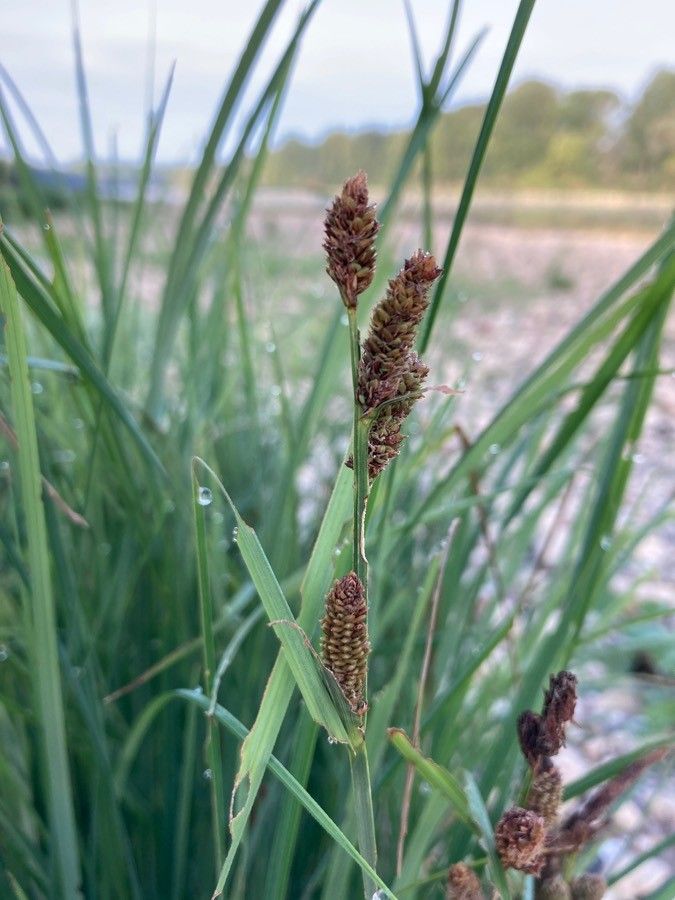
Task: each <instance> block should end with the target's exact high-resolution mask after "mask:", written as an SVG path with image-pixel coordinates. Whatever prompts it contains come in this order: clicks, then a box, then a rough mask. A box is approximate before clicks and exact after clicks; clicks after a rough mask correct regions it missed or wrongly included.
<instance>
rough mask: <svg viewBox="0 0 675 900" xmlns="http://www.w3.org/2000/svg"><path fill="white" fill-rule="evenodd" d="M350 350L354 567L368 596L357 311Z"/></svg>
mask: <svg viewBox="0 0 675 900" xmlns="http://www.w3.org/2000/svg"><path fill="white" fill-rule="evenodd" d="M348 315H349V349H350V356H351V364H352V388H353V391H354V427H353V436H352V459H353V464H354V545H353V554H352V565H353V568H354V571H355V572H356V574H357V575H358V577H359V579H360V581H361V583H362V584H363V589H364V591H365V593H366V597H367V594H368V561H367V559H366V549H365V517H366V505H367V503H368V491H369V481H368V436H369V434H370V427H371V424H372V419H371V417H370V416H364V415H363V412H362V410H361V405H360V403H359V401H358V395H357V391H358V384H359V360H360V356H361V348H360V344H359V329H358V325H357V322H356V310H355V309H349V310H348Z"/></svg>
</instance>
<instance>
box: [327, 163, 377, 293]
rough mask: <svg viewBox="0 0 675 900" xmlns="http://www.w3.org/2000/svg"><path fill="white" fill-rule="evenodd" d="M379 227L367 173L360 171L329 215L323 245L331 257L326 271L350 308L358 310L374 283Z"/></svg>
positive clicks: (328, 212) (346, 183)
mask: <svg viewBox="0 0 675 900" xmlns="http://www.w3.org/2000/svg"><path fill="white" fill-rule="evenodd" d="M379 227H380V226H379V223H378V221H377V219H376V218H375V207H374V206H373V205H371V204H369V203H368V181H367V178H366V173H365V172H358V173H357V174H356V175H354V176H353V177H352V178H350V179H349V180H348V181H346V182H345V184H344V187H343V188H342V193H340V194H338V196H337V197H336V198H335V200H334V201H333V205H332V206H331V207H330V208H329V209H328V210H327V212H326V220H325V232H326V237H325V240H324V244H323V247H324V250H325V251H326V254H327V257H328V265H327V266H326V271H327V272H328V274H329V275H330V277H331V278H332V279H333V281H334V282H335V284H336V285H337V286H338V289H339V291H340V296H341V297H342V302H343V303H344V305H345V306H346V307H347V308H348V309H354V308H356V302H357V299H358V296H359V294H362V293H363V292H364V291H365V290H366V288H367V287H368V286H369V285H370V283H371V282H372V280H373V275H374V274H375V238H376V236H377V232H378V230H379Z"/></svg>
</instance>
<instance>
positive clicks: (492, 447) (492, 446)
mask: <svg viewBox="0 0 675 900" xmlns="http://www.w3.org/2000/svg"><path fill="white" fill-rule="evenodd" d="M501 449H502V448H501V447H500V446H499V444H490V446H489V447H488V453H489V454H490V456H496V455H497V454H498V453H500V452H501Z"/></svg>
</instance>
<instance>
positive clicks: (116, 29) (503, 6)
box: [0, 0, 675, 162]
mask: <svg viewBox="0 0 675 900" xmlns="http://www.w3.org/2000/svg"><path fill="white" fill-rule="evenodd" d="M410 2H411V5H412V8H413V11H414V14H415V17H416V20H417V27H418V32H419V37H420V43H421V45H422V49H423V52H424V55H425V59H426V61H427V62H428V63H430V62H431V60H433V57H434V55H435V53H436V52H437V50H438V46H439V43H440V41H441V38H442V34H443V29H444V23H445V20H446V18H447V15H448V10H449V7H450V3H449V0H410ZM517 5H518V4H517V2H516V0H465V2H464V4H463V8H462V14H461V19H460V26H459V29H458V35H457V40H456V45H455V58H457V57H458V55H459V54H460V53H461V52H462V50H463V49H464V48H465V47H466V46H467V45H468V44H469V42H470V41H471V40H472V39H473V37H474V35H475V34H476V33H477V32H478V31H479V30H480V29H481V28H483V27H484V26H488V27H489V32H488V34H487V36H486V38H485V40H484V41H483V43H482V45H481V47H480V49H479V52H478V54H477V56H476V57H475V59H474V61H473V64H472V65H471V68H470V70H469V71H468V72H467V74H466V76H465V78H464V80H463V82H462V84H461V86H460V88H459V90H458V91H457V93H456V94H455V97H454V100H453V104H454V105H459V104H461V103H467V102H474V101H476V100H479V99H484V98H486V97H487V96H488V95H489V93H490V90H491V87H492V84H493V82H494V78H495V75H496V72H497V69H498V66H499V62H500V60H501V56H502V53H503V50H504V47H505V45H506V41H507V38H508V34H509V30H510V27H511V23H512V21H513V16H514V14H515V11H516V9H517ZM261 7H262V3H261V2H259V0H255V2H251V0H249V2H242V0H237V2H233V0H190V2H186V0H115V2H114V3H111V2H110V0H80V9H79V16H80V26H81V34H82V42H83V47H84V61H85V67H86V72H87V78H88V89H89V95H90V101H91V109H92V127H93V133H94V143H95V147H96V152H97V154H98V155H99V156H101V157H105V156H108V155H109V154H110V152H111V148H112V147H113V143H114V144H115V145H116V147H117V153H118V155H119V157H120V158H121V159H136V158H138V154H139V150H140V146H141V139H142V135H143V130H144V122H145V112H146V110H147V105H148V98H149V97H150V96H151V95H154V99H155V102H156V101H157V98H158V96H159V94H160V92H161V88H162V85H163V82H164V80H165V79H166V76H167V73H168V71H169V68H170V66H171V64H172V62H173V61H175V63H176V71H175V79H174V84H173V87H172V92H171V97H170V101H169V106H168V110H167V115H166V119H165V123H164V128H163V132H162V138H161V142H160V145H159V151H158V156H159V159H160V160H161V161H163V162H182V161H188V160H192V161H193V160H194V159H195V158H196V157H197V154H198V152H199V149H200V146H201V141H202V140H203V139H204V135H205V134H206V133H207V129H208V127H209V124H210V122H211V119H212V116H213V113H214V110H215V108H216V104H217V102H218V99H219V97H220V95H221V93H222V91H223V88H224V86H225V84H226V82H227V78H228V75H229V74H230V72H231V71H232V69H233V67H234V65H235V63H236V61H237V58H238V56H239V54H240V52H241V49H242V47H243V46H244V44H245V42H246V40H247V36H248V34H249V32H250V30H251V27H252V25H253V22H254V19H255V17H256V15H257V12H258V11H259V10H260V9H261ZM1 8H2V12H3V16H2V19H3V24H2V28H1V29H0V47H1V48H2V49H1V51H0V60H1V62H2V65H3V66H4V68H5V69H6V71H7V72H8V73H9V75H10V76H11V78H12V79H13V80H14V82H15V83H16V85H17V86H18V88H19V89H20V91H21V92H22V94H23V96H24V97H25V99H26V101H27V102H28V104H29V106H30V108H31V110H32V112H33V113H34V115H35V116H36V118H37V120H38V121H39V123H40V125H41V127H42V129H43V131H44V132H45V134H46V136H47V138H48V140H49V142H50V144H51V146H52V148H53V150H54V152H55V153H56V156H57V157H58V158H59V159H60V160H62V161H72V160H75V159H78V158H81V156H82V141H81V137H80V130H79V123H78V105H77V95H76V90H75V76H74V65H73V58H74V57H73V49H72V33H71V25H72V9H71V3H70V2H69V0H2V4H1ZM302 8H303V4H302V3H301V2H299V0H287V2H286V4H285V5H284V7H283V10H282V12H281V13H280V15H279V16H278V18H277V20H276V22H275V27H274V30H273V33H272V34H271V36H270V39H269V40H268V42H267V44H266V45H265V47H264V49H263V52H262V55H261V57H260V66H259V68H258V70H257V71H256V74H255V76H254V77H253V78H252V81H251V84H250V86H249V89H248V91H247V98H248V101H249V102H252V100H253V98H254V97H255V93H256V88H257V89H260V87H261V86H262V84H263V83H264V76H265V73H269V72H270V71H271V69H272V67H273V66H274V64H275V62H276V60H277V59H278V57H279V55H280V54H281V52H282V51H283V48H284V46H285V43H286V41H287V40H288V37H289V36H290V34H291V32H292V29H293V25H294V22H295V21H296V20H297V17H298V15H299V13H300V12H301V10H302ZM153 21H154V23H155V26H154V28H153V27H152V25H151V23H152V22H153ZM153 32H154V35H155V40H154V47H155V50H154V53H153V52H150V48H151V47H152V46H153V42H152V41H150V40H149V38H148V36H149V34H151V33H153ZM674 36H675V3H673V2H672V0H640V3H639V4H635V3H629V2H627V0H538V2H537V3H536V4H535V8H534V12H533V13H532V17H531V20H530V23H529V26H528V29H527V32H526V34H525V39H524V41H523V45H522V47H521V51H520V55H519V57H518V60H517V62H516V66H515V69H514V73H513V76H512V83H518V82H519V81H523V80H525V79H526V78H530V77H537V78H543V79H546V80H549V81H552V82H554V83H556V84H558V85H560V86H562V87H565V88H578V87H609V88H613V89H614V90H616V91H618V92H619V93H620V94H621V95H622V96H623V97H624V98H625V99H627V100H630V99H632V98H634V97H635V96H637V95H639V92H640V91H641V89H642V88H643V87H644V85H645V83H646V82H647V80H648V79H649V77H650V75H651V74H652V73H653V72H654V71H655V69H657V68H659V67H662V66H669V67H672V66H674V65H675V38H674ZM153 57H154V66H153V65H151V60H152V59H153ZM153 70H154V72H155V75H154V86H153V82H152V80H151V79H150V78H149V72H151V71H153ZM417 103H418V98H417V93H416V87H415V76H414V68H413V62H412V57H411V52H410V41H409V36H408V31H407V25H406V19H405V15H404V8H403V3H402V2H401V0H322V2H321V3H320V5H319V8H318V11H317V12H316V13H315V15H314V18H313V19H312V21H311V23H310V25H309V28H308V30H307V32H306V35H305V38H304V41H303V44H302V47H301V50H300V55H299V57H298V60H297V63H296V66H295V69H294V72H293V77H292V82H291V85H290V90H289V92H288V94H287V98H286V101H285V105H284V108H283V111H282V114H281V116H280V119H279V123H278V126H277V134H276V142H277V143H279V142H280V141H282V140H283V139H285V138H287V137H289V136H299V137H301V138H305V139H310V140H317V139H319V138H320V137H321V136H323V135H324V134H326V133H327V132H329V131H331V130H335V129H349V130H355V129H362V128H366V127H378V128H387V129H391V128H402V127H405V126H407V125H408V124H409V123H410V122H411V120H412V119H413V118H414V115H415V112H416V108H417ZM24 134H27V132H26V131H24ZM0 140H2V141H3V142H4V137H3V138H2V139H0ZM25 142H26V146H27V147H28V150H29V152H30V151H35V145H34V144H33V143H32V142H31V140H30V139H29V138H26V139H25ZM3 146H5V144H4V143H3Z"/></svg>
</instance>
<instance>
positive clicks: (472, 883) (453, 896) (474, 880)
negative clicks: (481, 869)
mask: <svg viewBox="0 0 675 900" xmlns="http://www.w3.org/2000/svg"><path fill="white" fill-rule="evenodd" d="M445 897H446V900H485V895H484V894H483V890H482V888H481V886H480V881H479V880H478V876H477V875H476V873H475V872H474V870H473V869H472V868H471V867H470V866H467V865H466V864H465V863H455V865H454V866H450V869H449V871H448V886H447V890H446V893H445Z"/></svg>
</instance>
